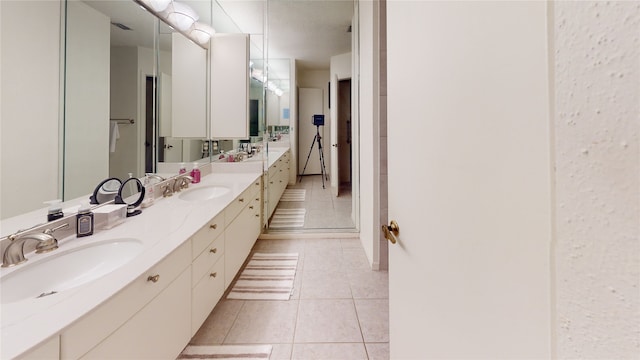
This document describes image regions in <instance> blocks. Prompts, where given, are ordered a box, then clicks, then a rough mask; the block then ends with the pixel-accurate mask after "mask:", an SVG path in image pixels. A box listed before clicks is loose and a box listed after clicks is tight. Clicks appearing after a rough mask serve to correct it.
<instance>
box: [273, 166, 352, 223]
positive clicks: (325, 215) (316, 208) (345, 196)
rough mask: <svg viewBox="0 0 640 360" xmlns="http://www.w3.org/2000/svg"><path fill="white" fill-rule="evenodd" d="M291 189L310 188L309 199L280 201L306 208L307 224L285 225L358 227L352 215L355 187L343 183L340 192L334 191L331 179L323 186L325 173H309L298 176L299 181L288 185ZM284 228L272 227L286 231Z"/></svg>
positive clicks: (294, 206) (281, 205) (308, 190)
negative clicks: (332, 191) (331, 187)
mask: <svg viewBox="0 0 640 360" xmlns="http://www.w3.org/2000/svg"><path fill="white" fill-rule="evenodd" d="M287 188H288V189H306V190H307V191H306V196H305V201H280V203H278V206H277V207H276V209H278V208H283V209H297V208H305V209H307V213H306V216H305V222H304V226H303V227H302V228H291V229H284V230H285V231H288V230H309V229H354V228H355V225H354V223H353V220H352V218H351V187H350V185H347V186H341V187H340V196H338V197H335V196H333V195H332V194H331V189H330V184H329V181H326V180H325V188H324V189H323V188H322V175H305V176H301V177H298V178H297V182H296V184H295V185H288V186H287ZM282 230H283V229H277V230H270V232H273V231H282Z"/></svg>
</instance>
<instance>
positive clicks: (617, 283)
mask: <svg viewBox="0 0 640 360" xmlns="http://www.w3.org/2000/svg"><path fill="white" fill-rule="evenodd" d="M553 4H554V5H553V6H554V19H552V20H553V24H554V25H553V30H554V33H555V36H554V38H553V40H554V42H555V49H554V50H555V53H554V56H555V102H556V109H555V131H556V169H557V170H556V185H557V188H556V199H557V204H556V220H557V232H556V235H557V236H556V241H557V244H556V252H555V255H556V306H557V323H556V331H557V355H558V357H559V358H583V359H586V358H589V359H594V358H598V359H604V358H607V359H628V358H636V359H637V358H640V296H639V294H640V259H639V257H640V255H639V254H640V240H639V219H640V206H639V201H640V191H639V190H640V147H639V144H638V133H639V128H640V53H639V49H640V2H638V1H630V2H622V1H620V2H569V1H559V2H554V3H553Z"/></svg>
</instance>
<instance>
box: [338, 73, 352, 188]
mask: <svg viewBox="0 0 640 360" xmlns="http://www.w3.org/2000/svg"><path fill="white" fill-rule="evenodd" d="M336 126H338V142H337V148H338V168H339V172H338V174H339V177H340V178H339V179H338V182H339V187H340V189H339V192H338V197H340V196H345V195H346V194H349V196H350V195H351V192H352V191H351V186H352V181H351V179H352V174H353V163H352V159H353V158H352V155H353V149H352V147H351V142H352V141H351V140H352V139H351V79H344V80H340V81H338V119H337V122H336Z"/></svg>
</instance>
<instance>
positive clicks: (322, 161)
mask: <svg viewBox="0 0 640 360" xmlns="http://www.w3.org/2000/svg"><path fill="white" fill-rule="evenodd" d="M316 136H317V137H318V153H319V154H320V173H321V176H322V188H323V189H325V187H324V180H325V178H326V180H327V181H328V180H329V178H328V176H327V169H326V168H325V166H324V153H323V152H322V141H321V140H322V138H321V137H320V130H319V129H318V135H316Z"/></svg>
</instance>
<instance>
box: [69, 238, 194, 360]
mask: <svg viewBox="0 0 640 360" xmlns="http://www.w3.org/2000/svg"><path fill="white" fill-rule="evenodd" d="M190 264H191V242H190V241H187V242H185V243H184V244H182V245H180V247H178V248H177V249H176V250H175V251H173V252H172V253H171V254H170V255H169V256H167V257H166V258H165V259H163V260H162V261H160V262H159V263H158V264H156V265H154V266H153V267H152V268H151V269H149V270H148V271H147V272H145V274H144V275H142V276H140V277H139V278H138V279H136V280H134V281H133V282H132V283H131V284H129V285H128V286H127V287H125V288H124V289H122V290H121V291H120V292H118V293H117V294H116V295H114V296H113V297H112V298H111V299H109V300H108V301H107V302H105V303H104V304H102V305H100V306H99V307H97V308H96V309H95V310H94V311H92V312H91V313H89V314H88V315H87V316H85V317H83V318H82V319H80V321H78V322H77V323H75V324H74V325H72V326H71V327H70V328H69V329H67V330H66V331H65V332H63V333H62V335H61V337H60V354H61V358H63V359H77V358H79V357H80V356H82V355H83V354H85V353H86V352H87V351H89V350H90V349H91V348H93V347H94V346H95V345H96V344H98V343H100V342H101V341H102V340H103V339H105V338H106V337H107V336H109V335H110V334H111V333H113V332H114V331H115V330H116V329H118V328H119V327H120V326H122V324H124V323H125V322H126V321H127V320H129V319H130V318H131V317H132V316H133V315H134V314H135V313H137V312H138V311H139V310H140V309H142V308H143V307H144V306H145V305H146V304H148V303H149V302H150V301H151V300H152V299H153V298H154V297H156V296H157V295H158V294H159V293H160V292H161V291H162V290H163V289H164V288H166V287H167V286H168V285H169V284H170V283H171V281H173V280H174V279H175V278H176V277H178V275H179V274H180V273H181V272H182V271H183V270H184V269H186V268H187V267H188V266H189V265H190ZM155 275H159V276H158V278H157V282H153V281H149V280H148V277H149V276H155ZM189 275H190V273H189Z"/></svg>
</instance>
